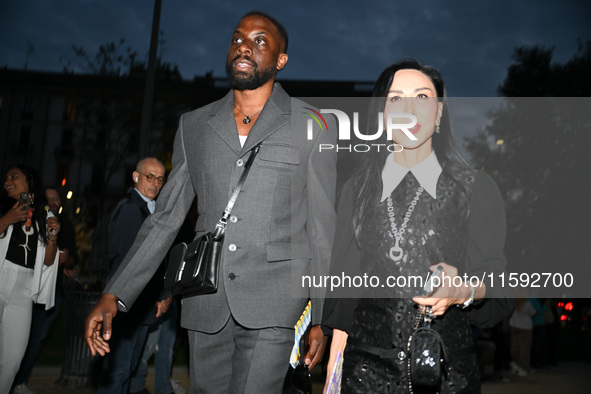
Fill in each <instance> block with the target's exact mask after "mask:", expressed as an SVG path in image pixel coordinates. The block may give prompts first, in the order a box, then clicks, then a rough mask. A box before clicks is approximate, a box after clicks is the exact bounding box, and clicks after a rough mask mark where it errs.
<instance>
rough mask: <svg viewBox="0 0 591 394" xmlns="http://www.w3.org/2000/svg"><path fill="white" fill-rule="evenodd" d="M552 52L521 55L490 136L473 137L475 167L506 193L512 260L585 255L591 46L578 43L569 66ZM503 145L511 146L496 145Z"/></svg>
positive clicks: (523, 50) (531, 50) (503, 88)
mask: <svg viewBox="0 0 591 394" xmlns="http://www.w3.org/2000/svg"><path fill="white" fill-rule="evenodd" d="M552 52H553V48H544V47H539V46H535V47H520V48H517V49H516V50H515V52H514V55H513V60H514V64H513V65H511V66H510V67H509V69H508V72H507V77H506V79H505V81H504V82H503V84H502V85H500V86H499V89H498V91H499V93H500V94H501V95H504V96H506V97H507V98H506V100H505V102H504V104H503V105H500V106H499V107H498V108H495V109H493V110H492V111H491V112H490V113H489V114H488V118H489V120H490V124H489V125H488V126H487V127H486V128H485V129H484V131H483V132H481V133H480V134H478V135H477V136H475V137H473V138H468V139H467V140H466V143H467V144H466V149H467V151H468V152H469V153H470V154H471V156H472V159H473V163H475V164H476V166H477V167H479V168H482V169H484V170H485V171H487V172H488V173H489V174H490V175H491V176H493V178H494V179H495V180H496V182H497V184H498V185H499V188H500V189H501V192H502V194H503V195H504V198H505V204H506V210H507V219H508V247H507V254H508V257H509V259H510V261H511V259H513V261H518V260H521V261H525V262H528V263H533V262H536V261H537V262H544V261H546V262H548V261H556V262H560V261H564V260H569V261H573V260H575V261H576V260H581V259H582V258H583V256H586V253H584V250H583V247H584V245H585V243H586V242H588V241H586V240H585V239H584V237H585V236H584V234H586V233H588V230H587V231H586V232H585V228H587V226H588V220H584V218H586V219H589V218H590V217H591V216H590V215H589V204H588V203H587V202H586V201H583V199H584V198H585V193H586V190H587V189H588V188H587V187H586V184H587V182H588V180H587V179H588V177H589V175H588V172H589V169H591V165H590V164H591V162H590V157H591V155H589V153H588V151H587V149H588V147H589V146H591V124H590V121H589V114H590V113H591V105H590V104H591V100H590V99H588V97H589V96H591V78H590V77H589V74H590V73H589V70H591V41H589V42H586V43H584V44H583V43H582V42H579V50H578V52H577V53H576V54H575V55H574V56H573V57H572V58H571V59H569V60H568V61H567V62H566V63H564V64H558V63H553V62H552ZM566 97H569V98H566ZM577 97H578V98H577ZM499 140H503V141H504V142H503V143H502V144H499V145H497V144H495V142H496V141H499ZM573 230H574V231H573ZM546 267H548V266H546Z"/></svg>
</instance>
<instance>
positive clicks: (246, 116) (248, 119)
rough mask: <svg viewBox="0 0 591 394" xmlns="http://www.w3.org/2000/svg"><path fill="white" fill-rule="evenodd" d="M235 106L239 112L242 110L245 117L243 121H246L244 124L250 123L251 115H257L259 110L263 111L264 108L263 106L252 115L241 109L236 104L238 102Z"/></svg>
mask: <svg viewBox="0 0 591 394" xmlns="http://www.w3.org/2000/svg"><path fill="white" fill-rule="evenodd" d="M234 108H236V109H237V110H238V112H240V113H241V114H242V115H244V119H242V123H244V124H249V123H250V117H251V116H255V115H257V114H258V113H259V112H261V111H262V110H263V109H262V108H261V109H259V110H258V111H257V112H255V113H254V114H252V115H246V114H245V113H244V112H242V111H240V108H238V107H237V106H236V104H234Z"/></svg>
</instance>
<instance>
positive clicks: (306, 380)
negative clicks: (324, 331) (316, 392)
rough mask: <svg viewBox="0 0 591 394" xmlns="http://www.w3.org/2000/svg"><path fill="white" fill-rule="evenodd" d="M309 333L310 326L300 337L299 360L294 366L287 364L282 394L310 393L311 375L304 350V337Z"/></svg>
mask: <svg viewBox="0 0 591 394" xmlns="http://www.w3.org/2000/svg"><path fill="white" fill-rule="evenodd" d="M308 335H310V327H308V328H307V329H306V331H305V333H304V335H302V337H301V338H300V360H299V363H298V365H296V367H295V368H294V367H292V366H291V365H290V366H289V369H288V371H287V376H286V377H285V381H284V383H283V391H282V394H312V375H311V374H310V368H308V366H307V365H306V363H305V358H306V352H307V351H308V348H307V347H306V338H308Z"/></svg>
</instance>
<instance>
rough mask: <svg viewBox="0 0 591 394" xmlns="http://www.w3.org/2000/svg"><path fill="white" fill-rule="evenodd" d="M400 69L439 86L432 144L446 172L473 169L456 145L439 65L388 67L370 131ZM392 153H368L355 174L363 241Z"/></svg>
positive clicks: (356, 221) (377, 87)
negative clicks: (365, 221) (437, 123)
mask: <svg viewBox="0 0 591 394" xmlns="http://www.w3.org/2000/svg"><path fill="white" fill-rule="evenodd" d="M400 70H417V71H420V72H422V73H423V74H425V75H426V76H427V77H429V79H430V80H431V82H433V85H434V86H435V90H436V92H437V100H438V101H439V102H442V103H443V111H442V116H441V121H440V132H439V133H433V137H432V138H433V139H432V147H433V150H434V151H435V153H436V155H437V160H438V161H439V163H440V164H441V167H442V169H443V171H444V172H446V173H447V174H448V175H449V176H451V177H452V178H453V174H454V173H455V170H456V169H460V168H461V169H466V168H469V165H468V163H467V162H466V161H465V160H464V159H463V158H462V156H461V155H460V153H459V152H458V150H457V148H456V146H455V144H454V141H453V136H452V130H451V122H450V119H449V110H448V107H447V93H446V90H445V84H444V82H443V78H442V76H441V73H440V72H439V70H437V69H436V68H435V67H431V66H425V65H423V64H421V63H420V62H419V61H418V60H416V59H404V60H400V61H398V62H396V63H394V64H393V65H391V66H390V67H388V68H386V69H385V70H384V71H383V72H382V74H380V76H379V77H378V79H377V81H376V83H375V84H374V88H373V92H372V99H371V101H370V105H369V111H368V120H369V123H370V124H369V125H368V130H377V128H378V120H379V115H378V113H379V112H382V111H384V108H385V106H386V96H387V95H388V91H389V89H390V86H392V81H393V80H394V74H396V72H397V71H400ZM380 139H381V141H377V142H379V143H382V144H385V146H388V145H391V144H392V141H388V140H387V135H386V133H382V136H381V137H380ZM382 146H384V145H382ZM389 154H390V152H389V151H387V150H386V149H380V150H379V151H378V152H375V153H374V152H372V153H371V154H370V153H367V154H364V155H363V157H362V159H361V165H360V167H359V169H358V170H357V171H356V172H355V174H354V175H353V180H352V181H353V192H354V193H356V199H355V201H357V204H356V206H355V210H354V216H353V225H354V228H355V236H356V239H357V242H359V234H360V232H361V228H362V225H363V218H364V216H365V214H366V213H367V212H368V208H369V207H370V206H373V205H374V204H375V203H376V201H377V198H379V196H380V195H381V191H382V169H383V168H384V163H385V162H386V158H387V157H388V155H389Z"/></svg>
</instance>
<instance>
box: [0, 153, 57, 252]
mask: <svg viewBox="0 0 591 394" xmlns="http://www.w3.org/2000/svg"><path fill="white" fill-rule="evenodd" d="M13 168H16V169H18V170H19V171H20V172H22V173H23V174H24V175H25V178H26V180H27V185H29V193H31V194H33V195H34V196H35V198H34V200H33V217H32V220H33V222H35V223H36V224H37V228H38V229H39V236H40V237H41V240H42V241H43V243H47V213H46V212H45V206H46V205H47V198H46V197H45V189H44V188H43V182H42V181H41V178H40V177H39V174H38V173H37V171H35V170H34V169H33V168H32V167H29V166H28V165H26V164H25V163H24V162H22V161H21V162H18V163H16V164H13V165H11V166H9V167H8V168H7V170H6V171H5V172H4V174H5V175H6V174H7V173H8V171H9V170H11V169H13ZM14 203H15V200H13V199H11V198H10V197H8V195H7V194H6V190H5V189H4V188H2V204H1V210H2V215H4V214H5V213H6V212H8V210H9V209H10V208H12V206H13V205H14Z"/></svg>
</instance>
